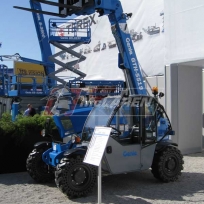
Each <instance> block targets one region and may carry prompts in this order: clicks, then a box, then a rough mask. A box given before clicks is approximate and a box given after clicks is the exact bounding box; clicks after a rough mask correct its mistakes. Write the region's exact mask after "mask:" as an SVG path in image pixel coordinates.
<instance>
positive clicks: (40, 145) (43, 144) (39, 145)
mask: <svg viewBox="0 0 204 204" xmlns="http://www.w3.org/2000/svg"><path fill="white" fill-rule="evenodd" d="M51 147H52V142H48V141H42V142H37V143H35V144H34V148H36V149H41V148H46V149H49V148H51Z"/></svg>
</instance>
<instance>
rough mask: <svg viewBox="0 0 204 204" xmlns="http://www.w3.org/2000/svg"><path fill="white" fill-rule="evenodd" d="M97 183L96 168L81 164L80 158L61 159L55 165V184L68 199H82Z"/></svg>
mask: <svg viewBox="0 0 204 204" xmlns="http://www.w3.org/2000/svg"><path fill="white" fill-rule="evenodd" d="M96 181H97V168H96V167H95V166H93V165H90V164H85V163H83V159H82V158H81V157H80V156H77V157H76V158H70V159H67V158H63V159H62V160H61V162H60V164H58V165H57V169H56V172H55V182H56V185H57V187H58V188H59V189H60V190H61V191H62V192H63V193H64V194H66V195H67V196H68V197H82V196H86V195H87V194H88V193H90V192H91V191H92V190H93V188H94V186H95V184H96Z"/></svg>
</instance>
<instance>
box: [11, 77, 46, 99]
mask: <svg viewBox="0 0 204 204" xmlns="http://www.w3.org/2000/svg"><path fill="white" fill-rule="evenodd" d="M47 84H48V79H47V77H43V76H30V75H29V76H26V75H23V76H22V75H14V76H12V81H11V82H10V83H9V84H8V95H9V96H29V95H30V96H31V95H32V96H33V95H42V96H46V95H47V94H48V93H49V89H48V86H47Z"/></svg>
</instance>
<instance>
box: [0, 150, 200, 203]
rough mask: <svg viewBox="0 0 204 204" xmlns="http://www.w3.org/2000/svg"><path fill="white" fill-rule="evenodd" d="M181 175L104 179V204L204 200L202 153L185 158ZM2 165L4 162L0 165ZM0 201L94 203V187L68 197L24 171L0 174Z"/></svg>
mask: <svg viewBox="0 0 204 204" xmlns="http://www.w3.org/2000/svg"><path fill="white" fill-rule="evenodd" d="M184 162H185V165H184V170H183V174H182V176H181V177H180V179H179V180H178V181H177V182H174V183H160V182H159V181H157V180H156V179H155V178H154V177H153V176H152V174H151V172H150V171H145V172H141V173H139V172H137V173H130V174H123V175H115V176H108V177H104V178H103V184H102V191H103V194H102V203H103V204H133V203H134V204H148V203H155V204H160V203H161V204H177V203H183V204H184V203H185V204H186V203H199V204H200V203H204V152H202V153H198V154H193V155H188V156H185V157H184ZM1 165H3V164H1ZM0 203H2V204H7V203H9V204H14V203H15V204H20V203H21V204H27V203H29V204H30V203H36V204H40V203H41V204H51V203H55V204H58V203H60V204H77V203H83V204H92V203H97V186H96V188H95V190H94V192H93V193H92V194H90V195H89V196H87V197H85V198H80V199H74V200H69V199H68V198H67V197H66V196H65V195H63V194H62V193H61V192H60V191H59V190H58V189H57V188H56V187H55V183H54V182H53V183H51V184H46V185H41V184H37V183H35V182H34V181H33V180H32V179H31V178H30V177H29V175H28V174H27V173H26V172H22V173H16V174H1V175H0Z"/></svg>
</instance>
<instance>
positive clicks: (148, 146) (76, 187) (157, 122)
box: [29, 0, 184, 197]
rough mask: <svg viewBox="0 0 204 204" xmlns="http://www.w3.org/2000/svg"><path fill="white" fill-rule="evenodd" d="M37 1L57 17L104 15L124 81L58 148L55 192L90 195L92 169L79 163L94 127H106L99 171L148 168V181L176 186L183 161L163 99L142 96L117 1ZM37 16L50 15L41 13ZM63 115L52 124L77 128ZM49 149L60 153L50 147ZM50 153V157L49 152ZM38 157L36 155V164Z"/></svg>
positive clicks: (93, 179)
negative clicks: (150, 178)
mask: <svg viewBox="0 0 204 204" xmlns="http://www.w3.org/2000/svg"><path fill="white" fill-rule="evenodd" d="M36 1H37V0H36ZM38 2H41V3H45V4H49V5H53V6H57V7H59V13H58V14H57V13H54V14H53V15H55V16H59V17H66V16H70V15H72V14H75V15H77V16H80V15H89V14H92V13H94V12H97V13H98V14H99V16H101V17H102V16H108V19H109V21H110V25H111V31H112V34H113V36H114V38H115V41H116V44H117V47H118V51H119V54H118V67H119V68H120V69H122V70H123V72H124V76H125V80H126V89H124V91H123V92H122V93H121V95H119V96H108V97H106V98H104V99H103V100H101V101H99V103H98V104H97V105H95V106H94V107H93V108H92V110H91V112H90V113H89V115H88V117H87V119H86V120H85V123H84V125H83V127H82V126H81V127H79V129H80V130H79V132H78V133H80V134H81V138H79V137H78V136H77V134H76V135H74V136H73V137H72V140H70V142H69V143H68V144H66V145H65V146H64V148H65V149H64V150H65V151H63V152H62V155H60V158H59V160H58V161H57V163H58V164H57V166H56V169H55V170H54V171H55V182H56V185H57V187H58V188H59V189H60V190H61V191H62V192H63V193H64V194H66V195H67V196H69V197H81V196H86V195H87V194H88V193H90V192H91V191H92V190H93V188H94V186H95V184H96V182H97V168H96V166H94V165H91V164H87V163H84V162H83V160H84V156H85V155H86V152H87V149H88V146H89V142H90V140H91V137H92V135H93V132H94V128H95V127H96V126H104V127H111V128H112V131H111V134H110V137H109V140H108V143H107V146H106V149H105V152H104V155H103V158H102V170H103V171H104V172H106V173H109V174H120V173H127V172H134V171H142V170H147V169H149V168H151V172H152V173H153V175H154V177H155V178H157V179H159V180H160V181H162V182H173V181H176V180H177V179H178V177H179V176H180V175H181V171H182V169H183V163H184V162H183V156H182V154H181V152H180V150H179V149H178V147H177V146H178V145H177V144H176V143H174V142H172V141H171V140H170V139H171V137H172V136H173V135H174V131H173V129H172V126H171V123H170V120H169V118H168V116H167V114H166V112H165V109H164V107H163V106H162V105H161V104H160V103H159V100H158V98H159V97H162V96H163V94H162V93H158V89H156V88H154V89H153V90H152V93H153V96H149V95H148V94H147V90H146V88H145V84H144V82H143V78H142V73H141V70H140V67H139V63H138V60H137V56H136V53H135V50H134V47H133V43H132V40H131V36H130V32H129V30H128V26H127V20H128V19H129V18H131V16H132V13H124V12H123V8H122V5H121V2H120V0H59V1H58V2H53V1H52V2H51V1H44V0H38ZM32 12H38V11H36V10H32ZM42 13H44V14H50V12H46V11H42ZM62 97H63V96H62ZM69 114H70V113H69V111H65V112H64V114H63V117H62V116H60V115H59V116H57V115H55V116H54V120H55V122H56V124H58V127H59V128H62V130H63V129H64V128H65V126H66V127H68V126H69V124H70V123H69V122H68V121H69V120H72V123H71V124H72V126H77V124H78V121H77V117H76V119H75V120H74V117H70V115H69ZM72 114H74V113H72ZM60 126H61V127H60ZM46 134H49V120H48V121H47V125H46V128H45V130H44V135H46ZM46 145H47V144H45V143H44V144H42V145H41V146H42V148H44V147H45V148H46ZM49 145H50V146H51V144H49ZM53 149H54V150H56V152H57V151H60V149H59V146H58V144H55V143H53ZM43 151H44V150H43ZM48 151H49V150H48ZM50 153H51V152H50ZM52 154H53V155H54V152H52ZM33 155H34V153H33ZM33 155H32V154H31V157H34V156H33ZM35 155H36V154H35ZM46 155H47V154H46V152H45V153H43V156H42V159H43V160H44V161H46ZM40 158H41V154H39V160H40ZM47 162H48V161H47ZM29 165H31V164H29ZM46 175H48V174H47V168H46V171H45V175H43V174H42V177H44V178H48V177H46ZM53 177H54V175H53V174H52V178H53Z"/></svg>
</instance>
